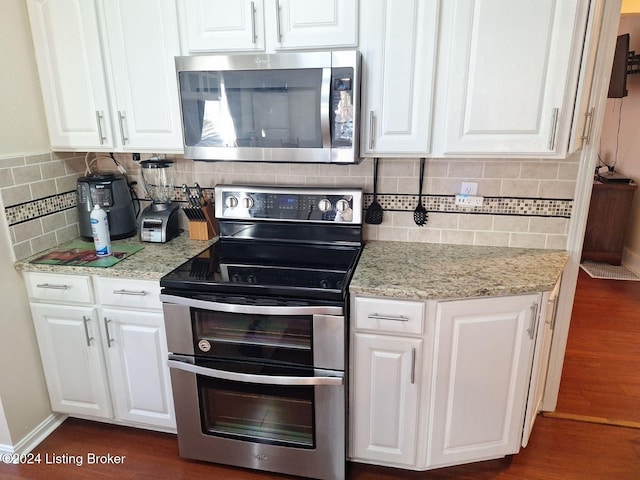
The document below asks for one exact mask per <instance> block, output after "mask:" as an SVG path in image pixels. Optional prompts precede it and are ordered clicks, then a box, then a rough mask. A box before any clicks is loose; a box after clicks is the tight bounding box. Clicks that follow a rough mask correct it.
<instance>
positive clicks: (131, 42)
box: [99, 0, 182, 151]
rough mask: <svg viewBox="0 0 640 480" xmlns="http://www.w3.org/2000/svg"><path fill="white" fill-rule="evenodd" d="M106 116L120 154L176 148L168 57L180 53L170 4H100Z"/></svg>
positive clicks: (176, 116)
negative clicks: (108, 92) (109, 89)
mask: <svg viewBox="0 0 640 480" xmlns="http://www.w3.org/2000/svg"><path fill="white" fill-rule="evenodd" d="M99 5H100V6H101V9H102V10H101V13H102V15H100V17H101V18H102V19H103V20H104V24H103V25H104V38H105V49H106V50H108V65H109V67H110V68H108V69H107V71H108V72H109V73H110V82H109V83H110V84H111V85H112V86H113V101H112V113H113V117H114V121H115V123H116V128H117V132H116V134H117V136H118V140H119V142H120V145H121V147H122V149H123V150H134V151H138V150H143V149H147V150H153V151H172V150H178V151H181V150H182V129H181V126H180V111H179V109H178V86H177V81H176V74H175V63H174V60H173V58H174V57H175V56H177V55H180V39H179V35H178V23H177V13H176V7H175V4H174V2H173V1H172V0H161V1H158V0H136V1H135V2H132V1H131V0H117V1H116V0H109V1H104V2H100V3H99Z"/></svg>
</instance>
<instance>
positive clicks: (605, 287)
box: [556, 269, 640, 478]
mask: <svg viewBox="0 0 640 480" xmlns="http://www.w3.org/2000/svg"><path fill="white" fill-rule="evenodd" d="M556 411H558V412H562V413H572V414H577V415H584V416H590V417H596V418H602V419H609V420H613V421H616V420H619V421H627V422H632V423H635V424H637V425H638V426H639V427H640V282H634V281H623V280H600V279H593V278H591V277H590V276H589V275H587V274H586V273H585V272H584V271H582V269H580V273H579V275H578V286H577V289H576V297H575V301H574V306H573V315H572V317H571V326H570V330H569V339H568V341H567V351H566V356H565V362H564V368H563V371H562V379H561V382H560V395H559V396H558V405H557V408H556ZM638 478H640V472H639V474H638Z"/></svg>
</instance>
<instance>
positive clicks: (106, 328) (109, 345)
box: [104, 317, 113, 348]
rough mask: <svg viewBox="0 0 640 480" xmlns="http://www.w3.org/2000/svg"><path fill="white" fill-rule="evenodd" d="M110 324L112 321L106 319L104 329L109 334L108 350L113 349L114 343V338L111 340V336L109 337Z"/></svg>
mask: <svg viewBox="0 0 640 480" xmlns="http://www.w3.org/2000/svg"><path fill="white" fill-rule="evenodd" d="M110 323H111V320H109V319H108V318H107V317H104V329H105V331H106V332H107V348H111V342H113V338H111V335H109V324H110Z"/></svg>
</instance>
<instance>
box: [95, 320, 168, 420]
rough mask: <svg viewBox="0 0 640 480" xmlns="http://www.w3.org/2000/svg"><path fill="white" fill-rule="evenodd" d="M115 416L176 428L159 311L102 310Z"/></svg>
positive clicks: (162, 326)
mask: <svg viewBox="0 0 640 480" xmlns="http://www.w3.org/2000/svg"><path fill="white" fill-rule="evenodd" d="M102 324H103V326H104V333H105V335H104V340H103V346H104V345H105V344H106V350H105V351H106V361H107V369H108V371H109V377H110V378H111V395H112V398H113V409H114V415H115V418H117V419H120V420H126V421H129V422H136V423H144V424H147V425H155V426H158V427H167V428H174V427H175V418H174V414H173V399H172V396H171V383H170V380H169V377H168V376H167V367H166V363H167V356H168V353H167V342H166V339H165V334H164V318H163V315H162V313H161V312H134V311H128V310H116V309H113V308H104V309H102Z"/></svg>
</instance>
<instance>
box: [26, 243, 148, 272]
mask: <svg viewBox="0 0 640 480" xmlns="http://www.w3.org/2000/svg"><path fill="white" fill-rule="evenodd" d="M143 248H144V245H135V244H131V245H129V244H112V245H111V250H112V254H111V255H109V256H106V257H99V256H98V255H96V250H95V248H94V246H93V242H85V241H82V240H74V241H73V242H71V243H67V244H65V245H61V246H60V248H59V249H56V250H52V251H50V252H47V253H46V254H44V255H42V256H41V257H38V258H36V259H35V260H31V263H44V264H47V265H74V266H83V267H102V268H105V267H112V266H113V265H115V264H116V263H118V262H120V261H122V260H124V259H125V258H127V257H128V256H130V255H133V254H134V253H136V252H139V251H140V250H142V249H143Z"/></svg>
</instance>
